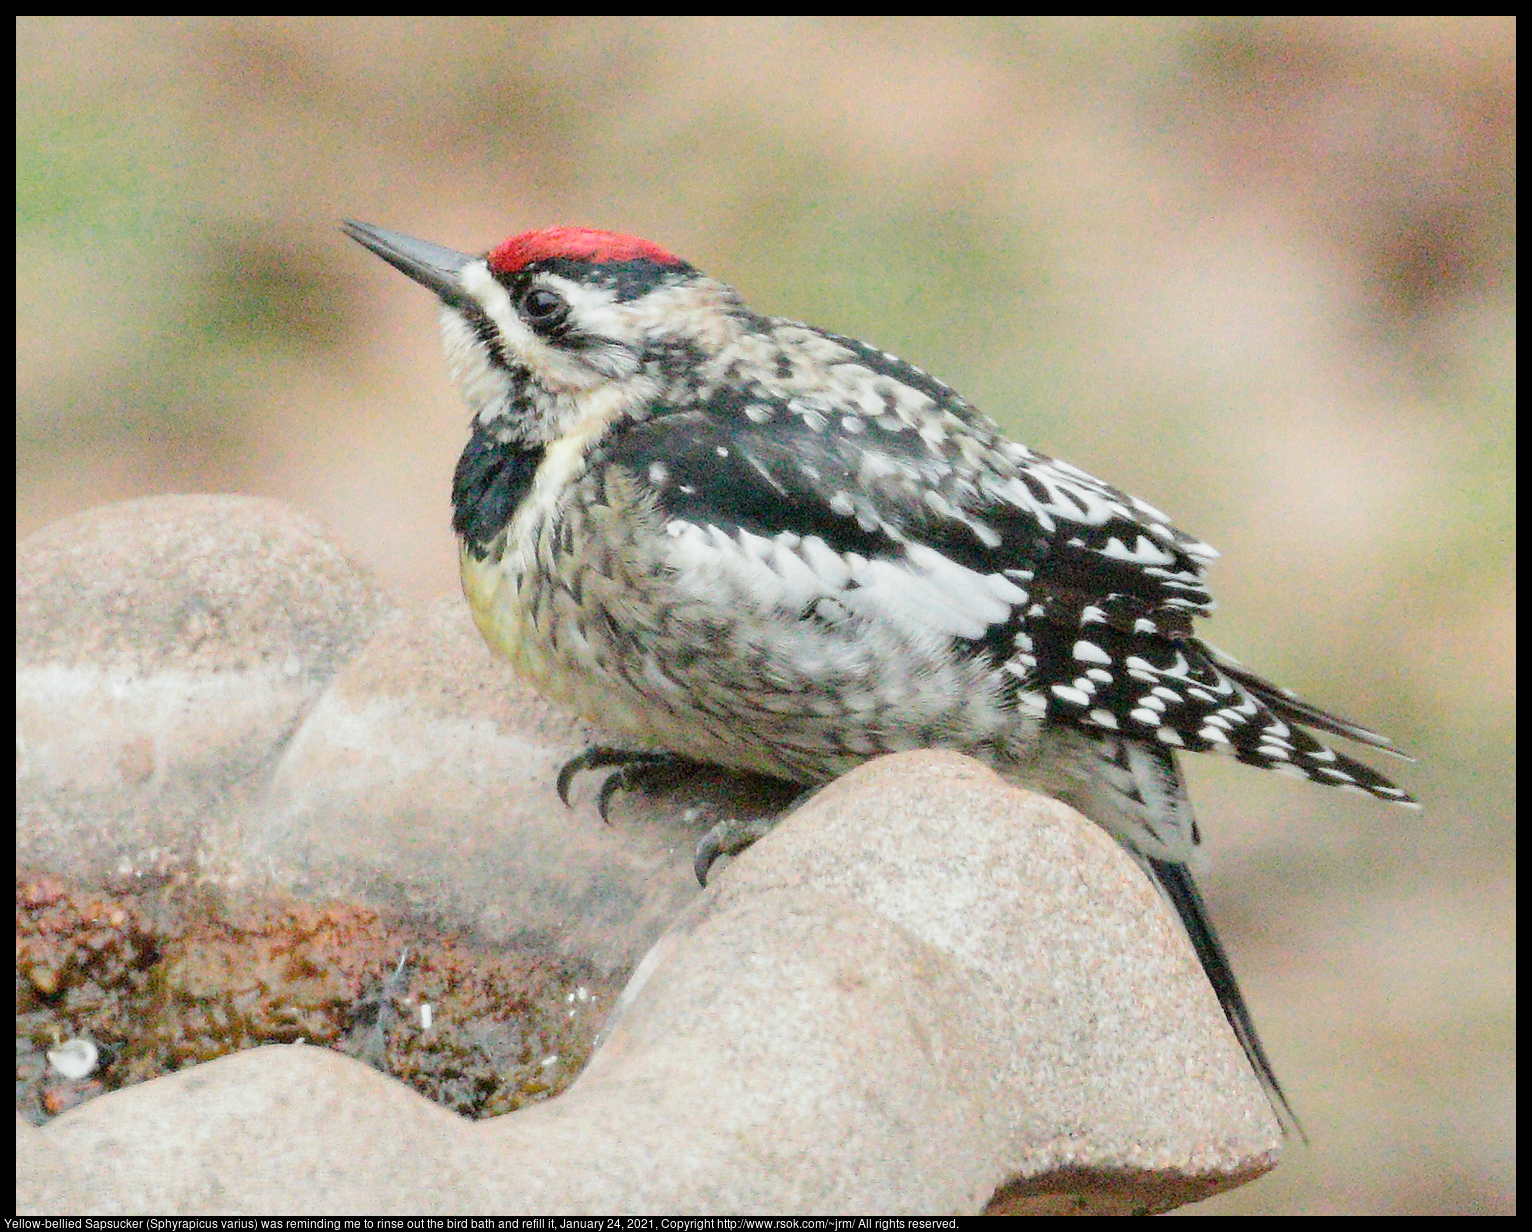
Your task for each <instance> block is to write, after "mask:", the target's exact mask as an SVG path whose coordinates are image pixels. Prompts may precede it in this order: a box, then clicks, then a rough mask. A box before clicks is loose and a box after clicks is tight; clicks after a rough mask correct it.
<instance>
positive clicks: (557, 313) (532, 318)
mask: <svg viewBox="0 0 1532 1232" xmlns="http://www.w3.org/2000/svg"><path fill="white" fill-rule="evenodd" d="M521 313H522V315H523V316H524V317H526V319H527V321H528V323H529V324H531V325H533V326H535V327H537V328H539V329H547V328H548V327H550V326H553V325H557V324H558V323H559V322H560V321H562V320H563V319H564V318H565V316H567V315H568V313H569V305H568V304H566V303H565V302H564V298H563V296H561V295H559V293H558V292H556V291H550V290H548V288H547V287H533V288H532V289H531V290H530V291H528V292H527V294H526V298H525V299H523V300H522V301H521Z"/></svg>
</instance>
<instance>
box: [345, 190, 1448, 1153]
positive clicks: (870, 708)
mask: <svg viewBox="0 0 1532 1232" xmlns="http://www.w3.org/2000/svg"><path fill="white" fill-rule="evenodd" d="M342 230H343V231H344V233H345V234H346V235H348V236H349V237H350V238H351V239H353V240H355V241H357V242H358V243H359V244H361V245H362V246H363V247H365V248H367V249H369V250H370V251H371V252H373V253H374V254H376V255H377V256H379V257H381V258H382V259H383V260H384V261H386V262H388V263H389V264H390V265H392V266H393V267H394V268H395V269H397V270H399V271H400V272H402V273H403V274H405V275H406V276H407V277H409V278H411V279H412V280H414V281H415V282H417V283H419V284H420V285H422V286H423V287H425V288H426V289H428V290H430V291H432V292H433V293H434V294H435V296H436V298H437V301H438V304H439V317H440V325H441V332H442V337H443V342H444V346H445V350H446V355H447V359H448V365H449V368H450V370H451V374H452V377H453V379H454V381H455V382H456V384H457V386H458V387H459V389H460V390H461V392H462V394H463V395H464V397H465V399H466V401H467V403H468V405H469V408H470V409H471V411H472V427H471V433H470V438H469V441H468V444H467V446H466V447H465V449H464V451H463V453H462V456H461V458H460V459H459V461H458V464H457V468H456V471H455V473H454V477H453V486H452V502H453V515H452V526H453V530H454V532H455V533H456V536H457V538H458V540H459V549H460V562H461V575H462V584H463V590H464V593H465V595H466V597H467V599H468V603H469V606H470V608H471V610H472V613H473V618H474V621H475V623H476V624H477V626H478V628H479V630H480V632H481V633H482V635H483V637H484V639H485V640H486V642H487V643H488V644H489V645H490V647H491V648H492V649H493V650H494V651H496V652H497V653H499V654H500V655H502V656H504V657H505V658H506V659H507V660H509V661H510V663H511V664H512V665H513V666H514V667H515V668H516V670H517V672H518V673H519V674H520V675H521V676H523V677H524V678H525V679H527V680H529V681H530V682H531V683H532V684H533V685H534V686H535V687H536V688H537V689H539V690H540V691H541V692H542V693H543V694H544V695H545V696H547V697H549V698H550V699H553V700H555V701H558V702H561V703H564V704H567V705H568V706H570V707H572V708H573V709H574V710H576V711H578V712H579V713H581V714H583V715H585V716H586V717H588V718H591V719H593V720H595V721H597V722H599V723H600V725H601V726H602V727H603V728H604V729H606V730H609V731H615V732H617V733H619V735H620V737H621V739H622V740H623V741H624V742H625V743H624V745H623V746H621V747H606V746H600V747H593V748H590V749H587V750H586V751H585V752H584V753H582V754H581V755H579V756H578V757H576V758H574V759H573V760H572V761H570V762H569V763H568V764H567V765H566V766H565V767H564V768H563V770H562V771H561V772H560V774H559V777H558V782H557V787H558V790H559V794H560V795H561V796H562V797H563V798H564V799H565V802H566V804H567V802H568V795H567V791H568V786H569V783H570V780H571V778H572V777H573V775H574V774H576V773H578V772H580V771H583V770H590V769H597V768H600V767H608V766H610V767H615V768H616V773H615V774H614V775H613V776H612V777H611V778H610V779H608V780H607V783H606V784H605V785H604V786H603V789H602V796H601V799H600V804H601V811H602V815H603V817H604V816H605V812H606V802H607V799H608V796H609V793H610V791H611V790H612V789H613V788H614V787H615V786H618V785H623V786H631V785H633V784H634V783H635V782H641V779H642V775H643V773H644V772H645V770H646V769H648V768H653V767H656V766H664V765H666V764H668V763H669V762H670V761H671V760H673V759H676V758H680V759H684V760H686V761H688V762H699V763H704V764H708V765H714V766H720V767H726V768H729V769H732V770H737V771H748V772H754V773H758V774H762V775H766V776H769V777H771V778H775V779H780V780H784V781H785V782H787V783H791V784H794V785H797V786H799V787H801V788H802V789H803V790H805V791H812V790H813V789H815V788H816V787H818V786H819V785H822V784H824V783H826V782H829V781H831V780H833V779H834V778H836V777H837V776H839V775H840V774H843V773H845V772H846V771H848V770H850V769H852V768H853V767H855V766H857V765H859V764H861V763H863V762H866V761H868V760H869V759H871V758H873V757H876V756H879V755H881V754H885V753H892V752H898V751H903V750H909V749H919V748H939V749H952V750H956V751H959V752H962V753H965V754H968V755H970V756H973V757H975V758H977V759H978V760H979V761H981V762H983V763H985V764H987V765H989V766H990V767H992V768H993V769H995V770H996V771H997V772H999V773H1000V774H1001V775H1002V776H1003V777H1005V778H1006V779H1008V780H1010V781H1012V782H1015V783H1018V784H1020V785H1022V786H1026V787H1030V788H1033V789H1035V790H1037V791H1039V792H1041V793H1043V794H1045V795H1048V796H1051V797H1053V798H1056V799H1059V800H1061V801H1063V802H1064V803H1066V804H1069V805H1071V806H1073V807H1074V808H1076V809H1077V810H1078V811H1079V812H1081V813H1082V814H1084V816H1086V817H1087V818H1089V819H1090V820H1092V821H1094V822H1095V823H1097V824H1098V825H1100V826H1101V827H1103V828H1104V829H1105V830H1106V831H1107V832H1108V833H1109V834H1110V835H1111V836H1112V837H1113V838H1115V839H1116V840H1117V841H1118V842H1119V843H1120V844H1121V845H1122V846H1123V847H1124V848H1125V849H1126V850H1127V852H1128V853H1129V854H1130V855H1131V856H1132V857H1133V858H1134V859H1135V860H1136V861H1137V863H1138V864H1139V865H1140V867H1141V868H1143V869H1144V871H1145V872H1146V873H1147V874H1148V876H1149V877H1150V879H1151V880H1152V881H1153V883H1154V884H1155V885H1156V886H1157V887H1158V888H1159V890H1160V891H1161V892H1162V893H1163V894H1164V896H1165V897H1166V898H1167V899H1168V900H1169V902H1170V904H1171V906H1172V907H1173V908H1174V910H1175V912H1176V914H1177V916H1178V918H1179V919H1180V921H1181V924H1182V926H1183V928H1184V930H1185V932H1186V934H1187V936H1188V938H1189V940H1190V942H1191V944H1192V947H1193V950H1194V952H1195V953H1196V955H1197V958H1198V960H1199V962H1200V964H1201V966H1202V969H1203V971H1204V973H1205V974H1206V976H1207V979H1208V982H1209V983H1210V984H1211V986H1212V988H1213V991H1214V993H1215V994H1216V996H1217V999H1218V1001H1219V1004H1220V1006H1221V1008H1222V1010H1223V1012H1224V1015H1225V1017H1226V1019H1227V1020H1228V1022H1229V1025H1230V1028H1231V1029H1232V1031H1233V1033H1234V1036H1235V1038H1236V1040H1237V1041H1238V1043H1239V1044H1240V1046H1241V1048H1242V1049H1243V1051H1244V1053H1245V1056H1246V1058H1247V1060H1248V1062H1249V1064H1250V1066H1251V1068H1252V1069H1253V1071H1254V1072H1255V1074H1256V1077H1257V1078H1258V1080H1259V1081H1260V1084H1261V1086H1262V1088H1263V1089H1264V1091H1265V1093H1266V1095H1267V1098H1268V1100H1269V1101H1270V1103H1271V1106H1272V1109H1273V1111H1274V1113H1275V1114H1276V1116H1277V1119H1278V1122H1279V1124H1280V1125H1281V1126H1282V1128H1283V1130H1284V1131H1286V1130H1288V1129H1289V1127H1291V1128H1292V1129H1294V1130H1296V1131H1297V1132H1298V1133H1299V1134H1300V1135H1301V1134H1302V1128H1301V1126H1300V1125H1299V1123H1298V1120H1297V1118H1296V1116H1295V1115H1294V1113H1293V1110H1292V1107H1291V1104H1290V1103H1289V1101H1288V1099H1287V1096H1286V1094H1285V1093H1284V1091H1283V1089H1282V1086H1281V1084H1280V1083H1279V1082H1278V1080H1277V1076H1276V1073H1275V1070H1274V1068H1273V1066H1272V1063H1271V1060H1270V1058H1269V1056H1268V1054H1267V1052H1266V1050H1265V1048H1264V1046H1263V1045H1262V1043H1261V1040H1260V1037H1259V1035H1258V1034H1257V1032H1256V1028H1255V1024H1254V1020H1253V1018H1252V1016H1251V1013H1250V1010H1249V1007H1248V1005H1247V1003H1246V1001H1245V998H1244V996H1243V994H1242V992H1241V990H1240V987H1239V985H1238V983H1237V981H1236V979H1235V977H1234V973H1233V969H1232V967H1231V965H1230V962H1229V958H1228V955H1227V952H1226V951H1225V949H1224V947H1223V945H1222V943H1221V941H1220V939H1219V937H1218V934H1217V932H1216V931H1215V930H1214V927H1213V924H1212V921H1211V919H1210V917H1209V914H1208V911H1207V906H1206V904H1205V902H1204V901H1203V899H1202V897H1201V894H1200V892H1199V891H1198V889H1197V886H1196V884H1195V881H1194V879H1193V875H1192V866H1193V864H1194V862H1195V861H1197V860H1198V859H1199V858H1200V847H1201V843H1202V835H1201V830H1200V827H1199V825H1198V822H1197V819H1196V815H1195V813H1194V811H1193V808H1192V804H1191V801H1190V799H1189V797H1188V794H1187V789H1186V784H1185V780H1184V778H1183V775H1182V771H1181V767H1180V764H1179V760H1178V759H1179V757H1180V756H1181V755H1182V754H1185V753H1193V752H1211V753H1219V754H1224V755H1226V756H1230V757H1232V758H1234V759H1235V760H1238V761H1240V762H1244V763H1246V764H1247V765H1252V766H1257V767H1260V768H1262V769H1266V770H1271V771H1274V772H1276V773H1279V774H1286V775H1289V776H1292V777H1295V778H1302V779H1307V780H1309V781H1310V782H1313V783H1319V784H1323V785H1327V786H1331V787H1337V788H1340V789H1342V790H1345V791H1351V792H1356V793H1360V794H1364V795H1368V796H1371V797H1374V798H1376V799H1378V800H1382V801H1385V802H1389V803H1393V804H1398V805H1403V806H1407V807H1419V806H1418V803H1417V802H1416V801H1415V800H1414V799H1413V798H1412V797H1411V796H1410V795H1409V794H1408V793H1407V792H1405V791H1404V790H1402V789H1401V788H1399V787H1397V786H1395V785H1394V784H1393V783H1392V782H1390V781H1389V780H1388V779H1387V778H1385V777H1384V776H1383V775H1381V774H1380V773H1378V772H1377V771H1375V770H1373V769H1372V768H1371V767H1370V766H1368V765H1366V764H1364V763H1363V762H1361V761H1358V760H1356V759H1355V758H1353V757H1351V756H1348V755H1347V754H1345V753H1342V752H1337V751H1335V750H1334V749H1332V748H1330V747H1329V746H1328V745H1326V744H1325V743H1323V742H1322V741H1321V740H1320V739H1318V738H1317V737H1316V736H1315V735H1314V734H1312V733H1314V732H1318V733H1322V734H1324V735H1327V736H1333V737H1342V738H1344V739H1347V740H1350V741H1354V742H1357V743H1359V744H1362V745H1364V746H1368V747H1370V748H1372V749H1375V750H1379V751H1382V752H1384V753H1388V754H1392V755H1396V756H1399V757H1406V755H1405V754H1404V753H1403V751H1402V750H1400V749H1399V748H1398V747H1397V746H1396V745H1395V744H1394V743H1393V742H1392V741H1391V740H1389V739H1388V738H1387V737H1385V736H1382V735H1380V734H1378V733H1377V732H1374V731H1372V730H1370V729H1368V728H1366V727H1363V726H1361V725H1360V724H1357V723H1352V722H1350V721H1348V720H1346V719H1342V718H1339V717H1337V716H1335V715H1333V714H1330V713H1328V712H1326V711H1324V710H1322V709H1320V708H1318V707H1317V706H1314V705H1311V704H1309V703H1308V702H1305V701H1303V700H1301V699H1300V698H1299V697H1298V696H1297V695H1296V694H1295V693H1293V692H1292V691H1291V690H1288V689H1285V688H1282V687H1279V686H1277V685H1274V684H1271V683H1269V682H1268V681H1266V680H1264V679H1262V678H1261V677H1259V676H1257V675H1255V674H1254V673H1252V672H1250V671H1248V670H1246V669H1245V668H1244V667H1243V666H1241V665H1240V664H1239V663H1238V662H1237V661H1236V660H1234V659H1233V658H1231V657H1229V656H1228V655H1226V654H1224V653H1222V652H1221V651H1219V650H1217V649H1216V648H1214V647H1213V646H1211V645H1209V644H1208V643H1207V642H1205V641H1204V640H1202V638H1201V637H1199V636H1198V635H1197V632H1196V631H1195V629H1194V627H1193V624H1194V621H1195V620H1196V619H1197V618H1199V617H1203V616H1206V615H1207V614H1208V613H1209V612H1210V611H1211V610H1212V608H1213V600H1212V597H1211V595H1210V593H1209V591H1208V589H1207V585H1206V582H1205V578H1204V573H1205V568H1206V566H1207V565H1208V563H1209V562H1211V561H1212V560H1214V559H1215V558H1216V557H1217V555H1218V553H1217V552H1216V551H1215V550H1214V549H1213V548H1212V547H1210V546H1208V545H1207V544H1206V543H1204V542H1202V541H1201V540H1200V539H1197V538H1195V537H1194V536H1192V535H1190V534H1188V533H1186V532H1184V531H1182V530H1180V529H1178V528H1177V527H1176V526H1175V525H1173V524H1172V522H1171V520H1170V518H1169V517H1168V516H1167V515H1166V514H1164V513H1161V512H1160V511H1159V510H1158V509H1157V508H1155V507H1154V506H1152V505H1150V504H1148V503H1146V502H1145V501H1143V500H1140V499H1139V498H1137V497H1134V496H1130V495H1128V494H1127V493H1125V492H1123V491H1120V490H1119V489H1117V488H1115V487H1112V486H1111V485H1109V484H1107V483H1104V482H1102V481H1101V480H1099V479H1097V478H1095V477H1094V476H1092V475H1090V474H1088V473H1087V472H1085V471H1083V470H1081V469H1079V468H1077V467H1075V466H1072V465H1070V464H1069V463H1067V462H1064V461H1060V460H1058V459H1055V458H1053V457H1050V456H1048V455H1046V454H1043V453H1039V452H1037V451H1035V450H1033V449H1031V448H1028V447H1027V446H1025V445H1022V444H1019V443H1017V442H1015V441H1012V440H1010V439H1009V438H1007V437H1006V436H1005V435H1004V434H1003V433H1002V432H1001V430H1000V429H999V427H998V426H997V425H996V423H995V422H994V421H993V420H991V419H990V418H989V417H988V416H986V415H984V414H983V413H982V412H980V411H979V410H977V409H976V408H975V407H974V406H972V405H971V404H970V403H969V402H968V401H967V400H966V399H964V398H963V397H962V396H961V395H959V394H958V393H956V392H955V391H953V390H952V389H950V388H949V387H948V386H947V385H945V384H943V383H942V382H941V381H939V380H937V379H936V378H934V377H932V376H930V375H928V374H927V373H926V372H924V371H922V370H921V369H920V368H917V367H915V366H914V365H912V364H910V363H907V362H905V361H904V360H901V359H899V358H897V357H896V356H894V355H892V354H889V353H888V352H886V351H883V350H880V349H879V348H877V347H875V346H872V345H870V344H868V343H866V342H862V341H859V340H857V339H855V338H850V337H846V336H843V335H840V334H836V333H832V332H830V331H828V330H824V329H818V328H815V327H813V326H810V325H806V324H803V323H801V322H798V321H793V320H788V319H786V318H782V317H776V316H768V315H763V314H761V313H758V312H756V311H755V310H753V309H752V308H750V307H749V306H747V304H746V303H745V302H744V300H743V299H742V297H741V296H740V295H739V294H738V292H736V291H735V290H734V289H733V288H731V287H730V286H728V285H727V284H725V283H723V282H720V281H718V280H716V279H713V278H711V277H708V276H707V275H705V274H704V273H702V272H701V271H700V270H699V269H697V268H696V267H694V266H693V265H691V264H690V263H689V262H687V261H685V260H683V259H681V258H680V257H677V256H675V255H674V254H673V253H671V252H670V251H669V250H667V249H666V248H664V247H662V246H660V245H659V244H656V243H653V242H651V241H649V240H644V239H641V238H638V237H636V236H633V235H627V234H623V233H620V232H613V231H605V230H600V229H596V228H591V227H579V226H555V227H547V228H542V229H538V230H531V231H525V232H522V233H519V234H516V235H514V236H512V237H511V238H509V239H507V240H505V241H504V242H503V243H501V244H499V245H498V246H496V247H494V248H492V249H490V250H489V251H487V252H484V253H477V254H474V253H464V252H459V251H455V250H453V249H450V248H445V247H442V246H440V245H438V244H434V243H430V242H428V241H424V240H419V239H415V238H412V237H410V236H407V235H403V234H400V233H398V232H394V231H388V230H384V229H383V228H381V227H377V226H374V225H372V224H368V223H361V222H354V221H350V220H348V221H346V222H345V223H344V224H343V226H342ZM731 826H732V828H731ZM761 828H762V827H761V826H760V825H755V826H739V825H734V824H733V823H730V822H728V821H725V822H722V823H720V825H719V827H717V828H715V830H714V831H713V832H711V833H710V834H709V835H707V836H706V837H704V839H703V840H702V842H701V843H700V844H699V846H698V850H697V858H696V870H697V876H698V880H699V881H702V882H703V883H704V884H705V883H706V880H707V873H708V869H709V866H710V865H711V864H712V863H713V861H714V860H715V859H716V858H717V857H718V856H719V855H721V854H725V853H728V854H732V853H734V852H735V851H737V850H739V849H741V848H742V847H744V846H745V845H747V844H748V843H749V842H750V841H751V840H752V839H753V838H755V837H757V836H758V834H759V833H760V831H761Z"/></svg>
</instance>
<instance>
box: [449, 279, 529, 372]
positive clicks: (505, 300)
mask: <svg viewBox="0 0 1532 1232" xmlns="http://www.w3.org/2000/svg"><path fill="white" fill-rule="evenodd" d="M458 278H459V280H460V281H461V282H462V284H463V290H464V291H466V292H467V293H468V294H469V295H470V296H472V297H473V300H474V302H475V303H476V304H478V305H479V307H480V308H482V309H483V310H484V315H485V316H487V317H488V318H489V319H490V320H491V321H492V322H493V323H494V326H495V329H496V330H497V331H498V332H499V334H500V336H501V337H502V338H504V339H505V342H506V345H507V346H508V347H509V348H510V349H511V350H512V351H513V352H518V353H519V352H520V350H521V347H522V346H523V345H524V344H526V343H532V342H535V341H537V336H536V335H535V334H534V333H533V332H532V331H531V330H530V329H528V328H527V325H526V323H525V322H524V321H523V320H522V319H521V317H520V316H519V315H518V314H517V312H516V309H515V307H514V306H512V304H511V297H510V296H509V295H508V294H506V290H505V288H504V287H502V286H501V285H500V284H499V283H498V282H497V281H496V280H495V276H494V275H493V274H491V273H490V272H489V262H488V261H485V260H482V259H480V260H478V261H470V262H469V263H468V264H467V265H465V266H463V268H462V270H461V272H460V273H459V274H458Z"/></svg>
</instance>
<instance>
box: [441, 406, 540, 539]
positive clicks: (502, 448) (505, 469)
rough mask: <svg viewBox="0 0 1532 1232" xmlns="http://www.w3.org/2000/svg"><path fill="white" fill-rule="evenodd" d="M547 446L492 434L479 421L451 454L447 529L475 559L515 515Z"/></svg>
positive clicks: (529, 488)
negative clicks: (456, 453)
mask: <svg viewBox="0 0 1532 1232" xmlns="http://www.w3.org/2000/svg"><path fill="white" fill-rule="evenodd" d="M546 452H547V447H546V446H543V445H528V444H525V443H523V442H521V441H501V440H497V439H496V438H495V436H494V434H493V433H492V432H487V431H486V430H485V429H484V428H483V426H482V425H480V424H477V423H476V424H474V427H473V436H472V437H471V438H470V439H469V441H468V446H467V448H466V449H464V450H463V456H462V457H460V458H459V459H458V460H457V470H456V471H455V472H454V473H453V476H452V529H453V530H454V531H455V532H456V533H457V537H458V538H459V539H461V540H462V541H463V543H464V544H465V545H466V546H467V548H468V550H469V551H470V552H472V553H473V555H474V557H475V558H476V559H478V560H483V559H484V558H485V557H486V556H488V555H489V549H490V544H492V543H493V542H494V539H495V536H496V535H498V534H499V533H500V532H501V531H502V530H504V529H505V528H506V526H507V525H508V524H509V522H510V520H511V519H512V518H513V517H514V516H515V515H516V509H517V506H519V505H520V504H521V502H522V500H523V499H524V498H525V497H526V495H527V493H528V492H529V491H531V489H532V479H533V477H534V476H535V475H536V474H537V468H538V466H539V465H541V463H542V460H543V455H544V454H545V453H546Z"/></svg>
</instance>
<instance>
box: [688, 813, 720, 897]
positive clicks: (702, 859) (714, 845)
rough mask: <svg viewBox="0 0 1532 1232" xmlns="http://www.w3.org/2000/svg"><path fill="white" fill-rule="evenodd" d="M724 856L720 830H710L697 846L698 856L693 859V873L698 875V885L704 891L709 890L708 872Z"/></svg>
mask: <svg viewBox="0 0 1532 1232" xmlns="http://www.w3.org/2000/svg"><path fill="white" fill-rule="evenodd" d="M722 854H723V841H722V840H721V839H720V838H719V837H718V830H717V829H716V828H714V829H712V830H709V831H708V832H707V833H706V834H704V835H703V836H702V841H701V842H700V843H698V844H697V854H696V855H694V856H693V857H692V872H694V873H696V874H697V884H698V885H700V886H701V887H702V888H703V889H704V890H705V889H707V874H708V870H709V869H710V868H712V867H713V861H715V860H716V859H718V857H719V856H721V855H722Z"/></svg>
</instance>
